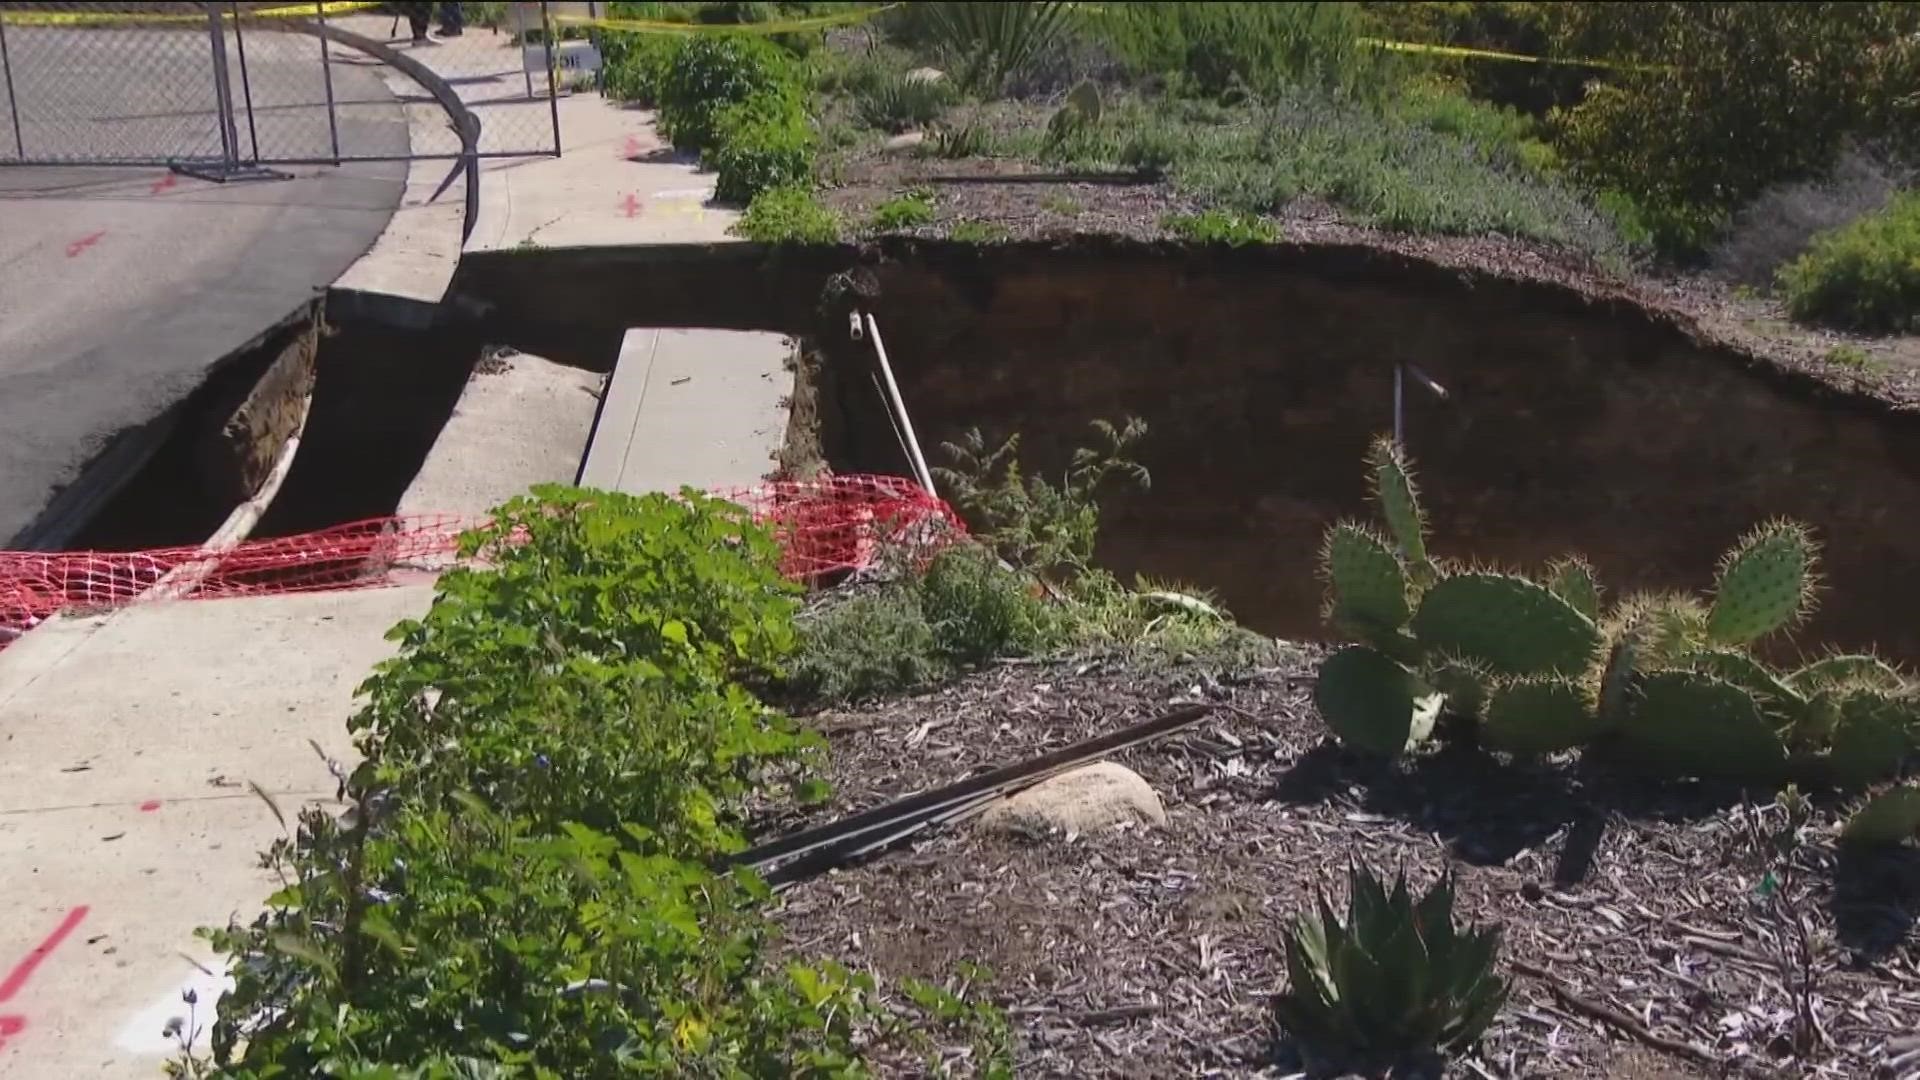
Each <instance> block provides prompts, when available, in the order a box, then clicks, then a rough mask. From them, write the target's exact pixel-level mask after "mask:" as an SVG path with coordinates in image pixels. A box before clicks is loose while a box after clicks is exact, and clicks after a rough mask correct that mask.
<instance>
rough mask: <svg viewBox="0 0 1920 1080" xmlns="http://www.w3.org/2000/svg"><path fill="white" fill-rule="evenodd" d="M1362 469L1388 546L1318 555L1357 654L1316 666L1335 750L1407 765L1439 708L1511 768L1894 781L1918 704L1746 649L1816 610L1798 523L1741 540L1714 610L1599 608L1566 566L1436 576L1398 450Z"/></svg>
mask: <svg viewBox="0 0 1920 1080" xmlns="http://www.w3.org/2000/svg"><path fill="white" fill-rule="evenodd" d="M1368 464H1369V471H1370V473H1371V476H1372V479H1373V484H1374V492H1375V496H1376V498H1377V500H1378V501H1379V503H1380V507H1381V510H1382V515H1383V517H1384V518H1385V519H1386V521H1387V524H1388V533H1387V534H1386V535H1382V534H1380V533H1377V532H1375V531H1374V530H1372V529H1371V528H1370V527H1368V526H1366V525H1362V524H1357V523H1352V522H1342V523H1339V524H1336V525H1335V526H1333V527H1332V528H1331V529H1329V530H1328V532H1327V538H1326V543H1325V546H1324V548H1323V552H1322V559H1321V565H1322V572H1323V574H1324V576H1325V578H1326V581H1327V584H1328V596H1327V606H1326V614H1327V617H1328V619H1329V621H1330V622H1331V623H1332V624H1333V625H1334V627H1335V628H1336V629H1338V630H1339V631H1340V632H1341V633H1342V634H1344V635H1346V636H1347V637H1349V638H1352V639H1354V640H1356V641H1358V642H1360V644H1356V645H1352V646H1348V647H1347V648H1345V649H1342V650H1340V651H1338V652H1336V653H1334V654H1333V655H1332V656H1331V657H1329V658H1328V659H1327V660H1326V661H1325V663H1324V664H1323V665H1322V667H1321V672H1320V678H1319V681H1318V684H1317V686H1316V688H1315V692H1314V696H1315V701H1316V703H1317V704H1318V706H1319V708H1320V712H1321V715H1322V716H1323V717H1324V718H1325V719H1326V721H1327V723H1328V726H1329V727H1330V728H1332V730H1333V731H1334V733H1335V734H1336V735H1337V736H1338V737H1339V738H1340V740H1341V741H1342V742H1345V743H1347V744H1348V745H1351V746H1353V747H1355V748H1357V749H1361V750H1364V751H1367V752H1371V753H1377V754H1384V755H1394V754H1398V753H1402V752H1404V751H1406V750H1408V749H1411V748H1413V747H1417V746H1418V745H1419V744H1420V743H1421V742H1423V741H1424V740H1425V739H1426V738H1427V737H1428V736H1429V735H1430V733H1431V732H1432V731H1433V730H1435V719H1436V717H1435V714H1436V712H1437V711H1439V710H1442V709H1444V711H1445V712H1446V713H1448V714H1451V715H1453V716H1456V717H1458V718H1460V719H1462V720H1465V721H1469V722H1477V725H1478V728H1477V731H1478V735H1479V738H1480V740H1481V741H1482V743H1484V744H1485V745H1486V746H1488V747H1490V748H1492V749H1495V750H1501V751H1505V752H1508V753H1512V754H1516V755H1521V756H1534V755H1542V754H1552V753H1557V752H1560V751H1564V750H1572V749H1575V748H1579V747H1583V746H1586V745H1588V744H1591V743H1594V742H1596V741H1599V740H1603V739H1608V740H1617V741H1619V742H1622V743H1624V744H1626V745H1627V746H1628V747H1630V748H1631V749H1632V751H1633V753H1632V754H1630V755H1629V756H1630V757H1631V758H1632V759H1633V760H1635V761H1636V762H1638V763H1640V764H1641V765H1642V766H1643V767H1645V768H1648V769H1650V770H1652V771H1655V772H1664V773H1669V774H1678V775H1693V776H1718V777H1724V778H1727V779H1732V780H1737V781H1741V782H1745V783H1775V782H1778V781H1780V780H1782V779H1785V778H1786V777H1787V776H1788V775H1797V776H1802V777H1805V778H1808V779H1809V780H1813V781H1817V782H1821V783H1831V784H1837V785H1841V786H1847V787H1857V786H1863V785H1866V784H1870V783H1873V782H1875V781H1877V780H1881V779H1884V778H1887V777H1890V776H1893V775H1896V774H1897V773H1898V772H1900V770H1901V768H1902V766H1903V763H1904V761H1905V759H1906V757H1907V755H1908V753H1909V752H1910V751H1912V750H1914V749H1916V748H1920V694H1916V693H1915V689H1914V687H1913V686H1912V685H1911V684H1909V683H1908V681H1907V680H1906V678H1905V677H1904V676H1903V675H1902V674H1901V673H1900V672H1898V671H1896V670H1894V669H1893V668H1891V667H1889V666H1887V665H1886V664H1884V663H1883V662H1881V661H1880V660H1878V659H1877V658H1874V657H1872V656H1864V655H1863V656H1834V657H1829V658H1827V659H1824V660H1820V661H1816V662H1814V663H1812V664H1808V665H1806V666H1805V667H1803V668H1801V669H1799V670H1797V671H1793V672H1776V671H1774V670H1772V669H1770V668H1768V667H1767V666H1766V665H1765V664H1763V663H1762V662H1760V661H1759V660H1758V659H1756V658H1755V657H1754V656H1753V655H1752V654H1751V653H1750V652H1748V651H1747V650H1748V649H1749V648H1750V647H1751V646H1753V645H1754V644H1755V643H1757V642H1759V641H1760V640H1762V639H1763V638H1765V637H1767V636H1768V635H1770V634H1774V633H1777V632H1779V631H1782V630H1785V629H1788V628H1790V627H1792V626H1794V625H1796V624H1797V623H1799V622H1800V621H1801V620H1802V619H1803V618H1804V617H1805V615H1806V613H1807V612H1808V610H1809V609H1810V606H1811V601H1812V595H1813V591H1814V578H1815V569H1816V549H1815V545H1814V543H1813V540H1812V537H1811V536H1810V535H1809V534H1808V532H1807V530H1806V529H1805V528H1804V527H1802V526H1800V525H1797V524H1794V523H1792V522H1786V521H1776V522H1771V523H1768V524H1765V525H1762V526H1760V527H1759V528H1756V529H1755V530H1753V531H1752V532H1751V533H1749V534H1748V535H1747V536H1745V537H1744V538H1742V539H1741V541H1740V542H1739V543H1738V544H1737V545H1735V547H1734V548H1733V550H1731V551H1729V552H1728V553H1727V556H1726V557H1725V559H1723V560H1722V562H1721V565H1720V571H1719V574H1718V576H1717V580H1716V582H1715V588H1714V596H1713V599H1712V602H1711V603H1710V604H1708V603H1702V602H1701V601H1699V600H1697V599H1694V598H1693V597H1690V596H1684V595H1663V594H1649V595H1633V596H1628V597H1625V598H1623V599H1621V600H1619V601H1618V602H1617V603H1615V604H1613V605H1612V606H1611V607H1610V608H1604V607H1603V604H1602V590H1601V588H1600V585H1599V583H1598V581H1597V580H1596V578H1595V575H1594V573H1593V570H1592V568H1591V567H1590V566H1588V565H1587V564H1586V563H1585V562H1584V560H1580V559H1578V558H1577V557H1576V558H1567V559H1562V560H1559V561H1557V562H1556V563H1554V564H1553V565H1552V566H1550V567H1549V568H1548V569H1547V572H1546V573H1545V574H1544V575H1542V576H1541V578H1539V579H1535V578H1531V577H1527V576H1525V575H1521V574H1515V573H1507V572H1500V571H1492V570H1477V569H1461V568H1457V567H1451V566H1443V565H1441V564H1438V563H1436V562H1435V561H1434V560H1433V559H1432V558H1431V557H1430V556H1429V555H1428V553H1427V549H1426V536H1425V533H1426V525H1425V517H1424V515H1423V514H1422V512H1421V510H1420V506H1419V500H1418V495H1417V491H1416V489H1415V487H1414V483H1413V479H1412V476H1411V473H1410V471H1409V469H1408V466H1407V463H1406V461H1405V459H1404V458H1403V457H1402V456H1401V454H1400V452H1399V450H1398V448H1397V447H1396V446H1394V445H1393V443H1392V441H1391V440H1387V439H1381V440H1378V441H1376V442H1375V444H1374V446H1373V448H1372V450H1371V451H1370V454H1369V458H1368Z"/></svg>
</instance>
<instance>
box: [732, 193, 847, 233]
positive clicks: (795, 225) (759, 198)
mask: <svg viewBox="0 0 1920 1080" xmlns="http://www.w3.org/2000/svg"><path fill="white" fill-rule="evenodd" d="M733 231H734V232H735V234H737V235H739V236H742V237H745V238H746V239H748V240H756V241H759V242H760V243H763V244H831V243H833V242H834V241H836V240H838V239H840V217H839V215H837V214H835V213H834V212H833V211H832V210H831V209H830V208H828V207H826V206H823V205H821V203H820V200H819V199H816V198H814V195H813V192H811V191H809V190H807V189H806V188H804V187H780V188H769V189H768V190H766V191H762V192H761V193H760V194H758V195H755V196H754V197H753V202H751V203H749V204H748V205H747V212H746V213H745V214H743V215H741V218H740V223H739V224H737V225H735V226H734V227H733Z"/></svg>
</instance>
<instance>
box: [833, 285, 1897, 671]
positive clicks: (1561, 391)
mask: <svg viewBox="0 0 1920 1080" xmlns="http://www.w3.org/2000/svg"><path fill="white" fill-rule="evenodd" d="M864 285H865V286H866V287H865V288H863V289H862V290H861V291H864V292H870V293H871V294H872V295H870V296H866V297H863V298H862V300H863V302H864V304H865V305H866V307H867V309H868V310H872V311H873V312H875V313H876V315H877V316H878V318H879V320H880V323H881V326H882V329H883V331H884V333H885V335H886V339H887V345H888V349H889V352H890V354H891V356H892V358H893V362H894V364H895V366H896V371H897V373H898V376H899V379H900V382H901V388H902V391H903V393H904V395H905V398H906V400H907V402H908V404H909V407H910V408H911V409H912V410H913V418H914V422H915V424H916V425H917V426H918V428H919V431H920V434H921V438H922V441H923V443H924V444H925V445H926V446H927V447H928V451H929V454H930V455H932V456H935V457H938V456H939V455H938V454H937V453H936V452H935V451H934V450H933V447H934V446H936V445H937V444H938V443H939V442H941V441H942V440H950V439H953V438H955V437H957V436H958V435H959V434H960V433H961V432H963V431H964V430H965V429H967V428H969V427H972V426H975V425H977V426H979V427H980V428H982V429H983V431H984V432H985V433H987V434H988V435H990V436H1003V435H1006V434H1010V433H1013V432H1020V433H1021V434H1022V438H1023V447H1024V450H1025V453H1026V455H1027V457H1028V459H1029V460H1031V461H1032V462H1034V463H1035V464H1037V465H1040V466H1041V467H1045V468H1052V469H1057V468H1059V467H1060V466H1061V465H1062V464H1063V463H1064V461H1065V458H1066V456H1067V454H1069V453H1070V452H1071V450H1072V448H1073V447H1074V446H1076V445H1079V444H1080V443H1081V442H1082V441H1083V439H1084V436H1085V434H1086V431H1087V423H1088V421H1090V420H1092V419H1095V418H1101V417H1104V418H1113V419H1117V418H1119V417H1120V416H1122V415H1124V414H1133V415H1138V416H1140V417H1142V418H1144V419H1145V420H1147V422H1148V423H1149V425H1150V426H1151V429H1152V433H1151V435H1150V437H1149V439H1148V440H1147V442H1146V443H1145V444H1144V445H1143V447H1142V451H1141V457H1142V459H1143V461H1144V463H1145V464H1146V465H1147V466H1148V467H1149V468H1150V469H1151V471H1152V473H1153V479H1154V483H1153V489H1152V491H1151V492H1150V493H1145V494H1139V495H1127V496H1123V497H1120V498H1118V499H1117V500H1115V502H1114V504H1113V508H1112V510H1111V512H1110V513H1109V515H1108V517H1107V525H1106V533H1105V536H1106V539H1105V541H1104V545H1103V549H1102V551H1101V556H1102V558H1103V559H1104V560H1105V561H1106V562H1107V563H1108V564H1109V565H1111V566H1113V567H1114V568H1115V569H1117V570H1121V571H1123V572H1131V571H1143V572H1149V573H1152V574H1156V575H1161V576H1173V577H1178V578H1182V579H1187V580H1189V581H1192V582H1195V583H1198V584H1201V585H1205V586H1209V587H1211V588H1213V589H1216V590H1218V592H1219V593H1220V594H1221V595H1222V597H1223V598H1224V599H1225V600H1226V601H1227V603H1228V604H1229V606H1230V607H1231V608H1232V609H1233V610H1234V611H1235V612H1236V613H1237V614H1239V615H1240V616H1241V618H1242V619H1243V620H1244V621H1247V622H1249V623H1251V624H1252V625H1255V626H1258V627H1260V628H1262V629H1265V630H1267V631H1270V632H1273V633H1276V634H1281V635H1287V636H1297V637H1305V636H1312V635H1314V634H1316V633H1317V632H1319V630H1320V624H1319V618H1318V608H1319V602H1320V586H1319V583H1318V581H1317V580H1316V576H1315V564H1316V552H1317V549H1318V545H1319V540H1320V534H1321V530H1322V529H1323V528H1324V526H1325V525H1326V524H1327V523H1328V522H1329V521H1331V520H1333V519H1335V518H1337V517H1339V516H1342V515H1355V514H1362V513H1365V512H1366V507H1365V505H1364V503H1363V491H1364V485H1363V482H1362V477H1361V472H1360V457H1361V454H1362V452H1363V449H1364V447H1365V445H1366V443H1367V441H1368V439H1369V438H1370V437H1371V436H1372V435H1374V434H1375V433H1377V432H1380V431H1384V430H1387V429H1389V427H1390V425H1391V422H1392V393H1393V391H1392V375H1393V365H1394V361H1396V360H1406V361H1410V362H1412V363H1414V364H1417V365H1419V367H1420V368H1421V369H1422V370H1424V371H1425V372H1427V373H1428V374H1430V375H1431V376H1432V377H1433V378H1434V379H1436V380H1438V381H1439V382H1440V383H1441V384H1443V385H1444V386H1445V387H1446V389H1447V390H1448V391H1449V394H1450V398H1449V400H1447V401H1445V402H1441V401H1438V400H1436V399H1434V398H1433V397H1432V396H1431V395H1429V394H1427V393H1426V392H1424V391H1422V390H1419V389H1417V388H1415V387H1413V386H1412V385H1411V384H1409V389H1408V393H1407V409H1406V415H1407V429H1408V442H1409V444H1410V448H1411V450H1412V452H1413V454H1414V455H1415V458H1416V460H1417V462H1418V464H1419V466H1420V468H1421V473H1422V477H1423V479H1424V481H1425V485H1424V486H1425V490H1426V494H1427V500H1426V501H1427V505H1428V507H1429V508H1430V511H1431V513H1432V518H1433V525H1434V531H1435V534H1436V535H1435V546H1436V549H1437V550H1438V551H1440V552H1442V553H1446V554H1451V555H1455V556H1458V557H1462V558H1472V559H1475V560H1484V561H1492V562H1501V563H1519V564H1528V565H1532V564H1538V563H1540V562H1543V561H1544V560H1546V559H1548V558H1550V557H1552V556H1554V555H1556V554H1560V553H1562V552H1565V551H1568V550H1578V551H1581V552H1584V553H1586V554H1587V555H1588V556H1589V557H1590V558H1591V559H1592V560H1593V561H1594V562H1595V564H1596V565H1597V566H1598V568H1599V569H1600V571H1601V573H1602V575H1603V579H1604V580H1605V582H1606V583H1607V584H1608V585H1609V586H1610V587H1612V588H1613V589H1616V590H1626V589H1639V588H1655V587H1698V588H1704V587H1706V586H1708V585H1709V584H1710V583H1711V579H1712V572H1713V569H1714V564H1715V561H1716V558H1717V557H1718V555H1719V554H1720V553H1721V552H1722V551H1723V550H1724V549H1725V548H1726V547H1727V546H1728V545H1729V544H1731V543H1732V542H1733V541H1734V540H1735V539H1736V538H1737V537H1738V536H1739V535H1740V534H1741V533H1742V532H1743V531H1744V530H1746V529H1747V528H1749V527H1750V526H1751V525H1752V524H1754V523H1755V522H1757V521H1760V520H1763V519H1765V518H1768V517H1772V516H1776V515H1788V516H1793V517H1797V518H1801V519H1803V520H1806V521H1808V522H1810V523H1812V524H1813V525H1814V526H1815V527H1816V528H1817V529H1818V531H1819V534H1820V537H1821V539H1822V540H1823V541H1824V543H1825V544H1826V569H1827V574H1828V579H1829V585H1830V587H1829V588H1828V589H1827V590H1825V592H1824V595H1823V601H1824V602H1823V606H1822V609H1821V611H1820V613H1819V615H1818V616H1817V618H1816V620H1815V622H1814V623H1813V625H1812V626H1811V627H1809V628H1808V629H1807V630H1806V631H1805V632H1803V633H1802V634H1801V635H1800V639H1801V641H1802V642H1807V643H1811V642H1815V641H1831V642H1834V643H1837V644H1844V645H1848V646H1858V645H1866V644H1869V643H1875V642H1877V643H1878V644H1879V645H1880V646H1881V647H1882V648H1884V649H1886V650H1888V651H1889V652H1891V653H1893V654H1895V655H1897V656H1900V657H1902V658H1905V659H1908V660H1920V619H1916V618H1915V612H1916V611H1920V545H1916V544H1915V542H1914V537H1915V536H1916V535H1920V417H1915V416H1912V415H1903V414H1900V413H1897V412H1893V411H1891V410H1889V409H1888V408H1887V407H1886V406H1884V405H1882V404H1881V403H1879V402H1876V401H1874V400H1872V399H1869V398H1864V397H1852V396H1848V395H1845V394H1842V393H1838V392H1835V391H1833V390H1831V389H1829V388H1826V387H1824V386H1822V385H1820V384H1818V383H1815V382H1813V381H1812V380H1811V379H1807V378H1805V377H1802V376H1797V375H1794V374H1792V373H1783V372H1781V371H1780V370H1778V369H1776V368H1773V367H1770V366H1767V365H1763V364H1760V363H1758V362H1755V361H1751V360H1749V359H1746V358H1743V357H1742V356H1740V355H1739V354H1737V353H1735V352H1733V351H1731V350H1727V349H1724V348H1721V347H1718V346H1716V345H1714V344H1713V343H1711V342H1706V341H1702V340H1699V339H1697V338H1696V337H1695V336H1693V335H1692V334H1690V333H1689V332H1687V331H1686V330H1685V329H1684V328H1682V327H1679V326H1676V325H1674V324H1673V323H1671V322H1669V321H1666V320H1663V319H1661V318H1659V317H1655V316H1651V315H1649V314H1647V313H1645V312H1643V311H1640V310H1639V309H1636V308H1633V307H1631V306H1629V305H1625V304H1621V303H1618V302H1612V301H1607V300H1604V299H1600V300H1595V299H1591V298H1585V297H1582V296H1580V295H1579V294H1577V293H1573V292H1571V291H1569V290H1565V289H1554V288H1547V287H1542V286H1539V285H1535V284H1529V283H1519V282H1511V281H1500V280H1493V279H1484V278H1480V279H1476V278H1470V277H1463V276H1460V275H1458V274H1455V273H1452V272H1446V271H1441V270H1439V269H1438V268H1433V267H1427V268H1424V269H1422V268H1420V267H1418V266H1411V267H1410V266H1408V265H1406V264H1405V263H1404V262H1403V261H1400V260H1372V261H1370V260H1367V259H1364V258H1346V259H1331V260H1322V261H1321V262H1320V263H1319V264H1317V265H1314V264H1309V263H1306V262H1302V261H1299V260H1295V261H1293V262H1292V263H1289V262H1287V261H1284V260H1280V261H1262V260H1256V259H1222V258H1208V257H1205V256H1204V255H1203V254H1200V253H1185V254H1179V253H1174V254H1169V253H1167V252H1164V251H1161V252H1154V251H1140V252H1136V253H1135V254H1134V255H1133V256H1132V257H1119V256H1116V255H1115V254H1114V253H1111V252H1108V253H1103V254H1101V255H1100V256H1099V257H1097V258H1095V257H1080V256H1076V255H1074V254H1072V253H1055V254H1053V255H1048V254H1045V253H1037V252H1032V251H1028V252H1024V253H1020V254H1019V256H1018V257H1015V256H1014V254H1013V253H1004V254H999V255H996V254H993V253H991V252H989V253H984V254H981V255H978V256H973V257H960V256H955V255H952V254H949V255H947V256H946V257H944V258H941V259H936V260H918V261H914V260H897V261H889V262H884V263H881V264H879V265H876V266H873V267H870V268H869V270H868V271H867V277H866V279H865V281H864ZM823 325H826V326H836V325H837V326H838V327H840V332H839V333H837V334H836V333H832V332H823V333H821V334H820V336H819V340H818V345H819V347H820V348H821V349H822V350H823V353H824V355H825V358H826V360H827V363H826V364H825V365H824V367H823V374H822V375H821V376H820V377H821V378H822V380H823V383H822V385H821V387H820V390H821V401H820V402H819V409H820V413H821V417H822V425H823V432H822V436H823V442H824V446H825V447H826V452H827V455H828V457H829V459H830V460H832V461H833V463H834V464H835V465H836V466H837V467H839V468H841V469H863V470H875V469H880V470H889V471H903V469H904V465H903V461H902V459H901V454H900V451H899V448H898V444H897V443H896V441H895V437H894V434H893V432H892V430H891V428H890V427H889V426H888V424H887V421H886V419H885V416H884V414H883V413H882V412H881V411H880V402H879V399H878V395H877V393H876V391H875V390H874V387H873V385H872V382H871V379H870V377H869V374H868V372H869V371H870V369H871V364H872V361H871V352H870V350H869V349H868V347H867V346H865V345H864V344H855V343H853V342H851V341H849V340H848V339H847V336H846V334H845V332H844V325H845V323H844V317H840V318H838V319H834V318H828V317H823Z"/></svg>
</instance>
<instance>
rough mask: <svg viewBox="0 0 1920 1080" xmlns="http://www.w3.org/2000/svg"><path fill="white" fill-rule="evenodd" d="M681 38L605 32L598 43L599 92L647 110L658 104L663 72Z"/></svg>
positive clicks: (614, 31) (662, 83) (667, 67)
mask: <svg viewBox="0 0 1920 1080" xmlns="http://www.w3.org/2000/svg"><path fill="white" fill-rule="evenodd" d="M685 43H686V39H685V38H680V37H672V36H669V35H666V34H633V33H622V32H620V31H617V30H613V31H608V32H607V33H606V34H604V35H603V36H602V37H601V39H600V48H601V62H600V92H601V93H602V94H604V95H606V96H607V97H609V98H611V99H613V100H614V101H619V102H623V103H626V104H630V105H638V106H640V107H641V108H647V109H651V108H653V107H655V106H656V105H658V104H660V92H661V88H662V87H663V86H664V85H665V83H666V78H667V71H668V69H669V68H671V67H672V65H673V58H674V56H675V55H676V54H677V53H678V52H679V51H680V46H681V45H683V44H685Z"/></svg>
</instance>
